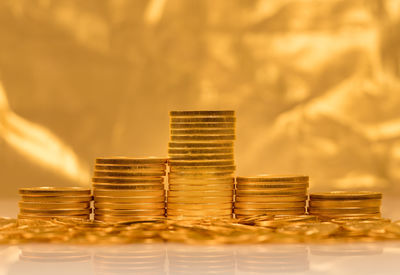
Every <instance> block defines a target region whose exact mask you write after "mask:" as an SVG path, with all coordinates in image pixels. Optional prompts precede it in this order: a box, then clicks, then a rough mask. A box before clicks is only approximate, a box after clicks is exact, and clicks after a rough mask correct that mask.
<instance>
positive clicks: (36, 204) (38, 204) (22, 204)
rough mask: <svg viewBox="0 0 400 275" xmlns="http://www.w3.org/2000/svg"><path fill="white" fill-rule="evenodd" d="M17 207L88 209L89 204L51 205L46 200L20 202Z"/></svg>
mask: <svg viewBox="0 0 400 275" xmlns="http://www.w3.org/2000/svg"><path fill="white" fill-rule="evenodd" d="M18 205H19V207H20V208H21V209H54V210H56V209H74V210H77V209H86V208H90V202H89V201H88V202H84V203H82V202H77V203H67V202H57V203H51V202H47V201H46V200H44V201H41V202H26V201H20V202H19V204H18Z"/></svg>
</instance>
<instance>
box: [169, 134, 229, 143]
mask: <svg viewBox="0 0 400 275" xmlns="http://www.w3.org/2000/svg"><path fill="white" fill-rule="evenodd" d="M235 139H236V135H207V136H198V135H196V136H195V135H186V136H184V135H181V136H178V135H171V136H170V140H171V141H188V140H189V141H210V142H211V141H214V140H218V141H220V140H235Z"/></svg>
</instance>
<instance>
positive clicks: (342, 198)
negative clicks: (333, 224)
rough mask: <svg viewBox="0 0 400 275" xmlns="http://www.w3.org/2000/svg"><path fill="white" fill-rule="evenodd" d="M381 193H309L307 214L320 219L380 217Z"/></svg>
mask: <svg viewBox="0 0 400 275" xmlns="http://www.w3.org/2000/svg"><path fill="white" fill-rule="evenodd" d="M381 204H382V193H379V192H367V191H361V192H347V191H334V192H327V193H314V194H310V201H309V208H308V212H309V214H312V215H316V216H319V217H320V218H321V219H328V220H329V219H335V218H345V217H380V215H381Z"/></svg>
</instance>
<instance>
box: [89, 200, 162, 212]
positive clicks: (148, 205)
mask: <svg viewBox="0 0 400 275" xmlns="http://www.w3.org/2000/svg"><path fill="white" fill-rule="evenodd" d="M94 207H95V209H115V210H122V209H137V210H139V209H161V208H162V209H164V208H165V203H164V202H155V203H108V202H96V203H95V204H94Z"/></svg>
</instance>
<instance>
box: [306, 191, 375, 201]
mask: <svg viewBox="0 0 400 275" xmlns="http://www.w3.org/2000/svg"><path fill="white" fill-rule="evenodd" d="M366 199H382V193H379V192H368V191H359V192H347V191H332V192H327V193H314V194H310V200H366Z"/></svg>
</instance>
